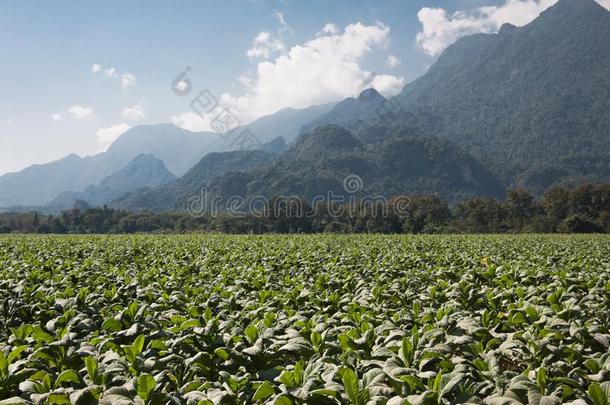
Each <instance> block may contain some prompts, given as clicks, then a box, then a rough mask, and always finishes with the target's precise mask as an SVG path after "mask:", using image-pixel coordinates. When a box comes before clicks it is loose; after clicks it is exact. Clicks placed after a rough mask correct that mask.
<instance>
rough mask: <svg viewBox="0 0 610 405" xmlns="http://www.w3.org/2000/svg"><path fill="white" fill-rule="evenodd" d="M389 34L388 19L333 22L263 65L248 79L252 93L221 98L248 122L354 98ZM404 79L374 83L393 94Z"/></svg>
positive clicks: (386, 77)
mask: <svg viewBox="0 0 610 405" xmlns="http://www.w3.org/2000/svg"><path fill="white" fill-rule="evenodd" d="M389 34H390V29H389V27H387V26H385V25H384V24H382V23H377V24H375V25H364V24H361V23H355V24H350V25H348V26H346V27H345V29H344V30H343V31H340V30H339V29H338V28H337V27H334V26H333V27H331V26H329V25H327V26H325V27H324V28H323V29H322V31H320V32H319V33H318V34H317V35H316V37H315V38H314V39H311V40H309V41H307V42H305V43H303V44H300V45H296V46H294V47H292V48H291V49H290V50H289V51H287V52H286V53H284V54H282V55H280V56H278V57H276V58H275V59H274V60H272V61H262V62H260V63H258V66H257V70H256V73H255V74H254V75H253V76H252V77H250V78H249V79H245V78H244V77H242V80H241V82H242V83H248V84H250V87H249V88H248V90H247V92H246V94H244V95H241V96H234V95H230V94H224V95H222V96H221V102H222V103H223V105H225V106H227V107H229V108H230V109H231V111H232V112H233V113H234V114H235V115H237V116H238V117H239V118H240V119H242V121H250V120H252V119H256V118H258V117H261V116H263V115H267V114H271V113H274V112H276V111H278V110H280V109H282V108H285V107H293V108H303V107H308V106H311V105H315V104H323V103H328V102H332V101H337V100H340V99H343V98H345V97H350V96H353V95H354V94H355V92H356V91H357V89H358V86H359V85H360V84H361V83H362V82H363V81H365V79H366V78H367V77H370V76H371V72H369V71H367V70H365V69H364V68H363V67H362V66H361V65H362V60H363V59H364V57H365V56H366V55H368V54H369V53H370V52H371V51H373V50H375V49H385V48H386V47H387V45H388V44H389V40H390V38H389ZM401 83H403V84H404V79H403V78H401V77H396V76H391V75H380V76H378V78H377V79H376V80H374V81H373V84H372V85H373V86H379V87H380V88H377V90H378V91H380V92H381V93H384V94H385V95H391V94H389V93H393V92H395V90H396V88H397V86H400V84H401Z"/></svg>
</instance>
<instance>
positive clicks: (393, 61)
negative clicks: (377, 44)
mask: <svg viewBox="0 0 610 405" xmlns="http://www.w3.org/2000/svg"><path fill="white" fill-rule="evenodd" d="M401 63H402V62H401V60H400V59H399V58H398V57H397V56H396V55H390V56H388V59H387V60H386V62H385V64H386V66H387V67H389V68H391V69H393V68H395V67H398V66H400V64H401Z"/></svg>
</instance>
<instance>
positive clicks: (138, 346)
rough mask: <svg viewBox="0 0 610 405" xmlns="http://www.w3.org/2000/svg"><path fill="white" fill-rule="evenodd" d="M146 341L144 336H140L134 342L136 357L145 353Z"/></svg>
mask: <svg viewBox="0 0 610 405" xmlns="http://www.w3.org/2000/svg"><path fill="white" fill-rule="evenodd" d="M145 341H146V339H145V338H144V335H140V336H138V337H137V338H136V339H135V340H134V341H133V344H132V345H131V346H132V347H133V348H134V350H135V351H136V356H137V355H139V354H141V353H142V351H144V343H145Z"/></svg>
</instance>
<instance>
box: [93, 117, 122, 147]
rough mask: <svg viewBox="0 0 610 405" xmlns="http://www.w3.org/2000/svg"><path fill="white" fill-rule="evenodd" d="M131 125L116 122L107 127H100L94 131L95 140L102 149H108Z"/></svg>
mask: <svg viewBox="0 0 610 405" xmlns="http://www.w3.org/2000/svg"><path fill="white" fill-rule="evenodd" d="M130 128H131V127H130V126H129V125H128V124H125V123H123V124H117V125H113V126H111V127H108V128H100V129H98V130H97V132H96V133H95V136H96V137H97V142H98V144H99V145H100V147H101V150H102V151H105V150H106V149H108V147H109V146H110V145H112V142H114V141H115V140H117V139H118V138H119V137H120V136H121V135H123V134H124V133H125V132H127V131H128V130H129V129H130Z"/></svg>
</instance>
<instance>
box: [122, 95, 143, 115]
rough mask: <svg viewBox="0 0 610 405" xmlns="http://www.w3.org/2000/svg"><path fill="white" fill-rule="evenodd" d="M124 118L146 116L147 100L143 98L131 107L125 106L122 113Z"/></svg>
mask: <svg viewBox="0 0 610 405" xmlns="http://www.w3.org/2000/svg"><path fill="white" fill-rule="evenodd" d="M121 115H122V116H123V118H126V119H128V120H138V119H142V118H146V100H144V99H142V100H140V101H139V102H138V103H137V104H135V105H132V106H131V107H125V108H124V109H123V112H122V113H121Z"/></svg>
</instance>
